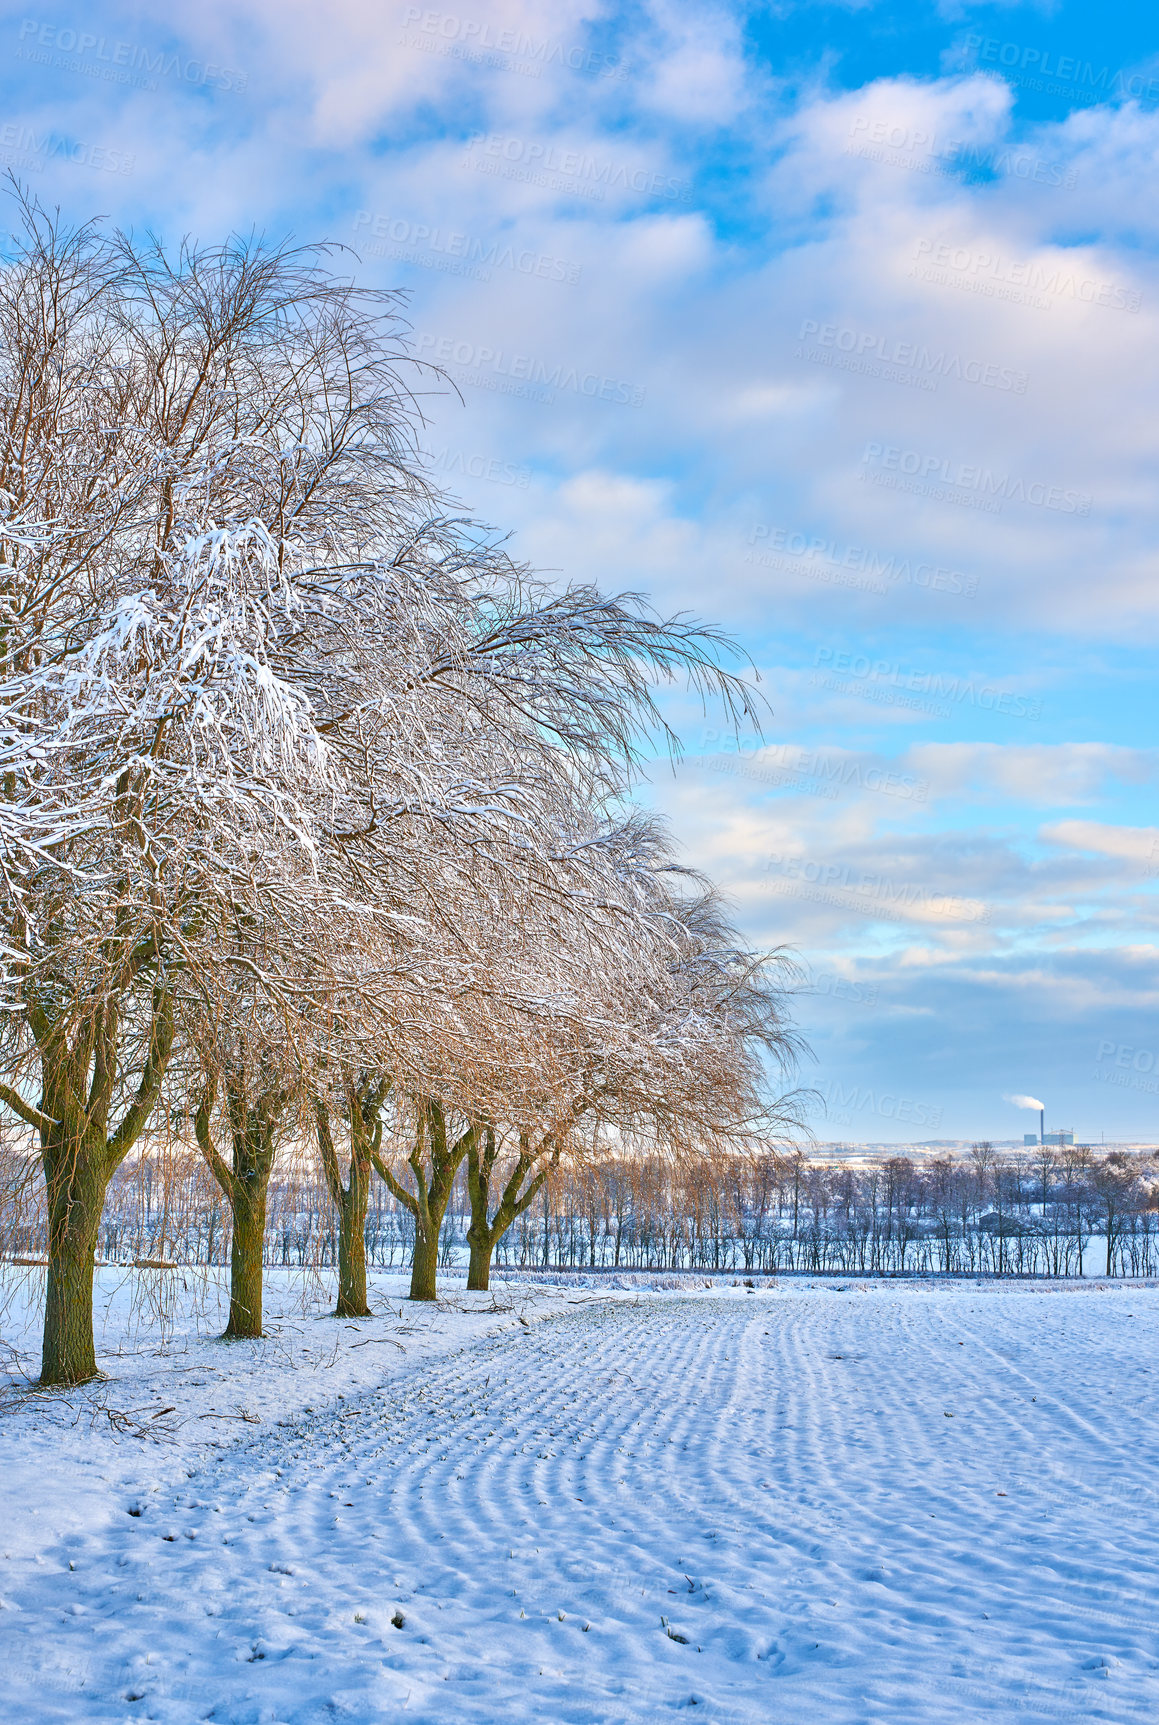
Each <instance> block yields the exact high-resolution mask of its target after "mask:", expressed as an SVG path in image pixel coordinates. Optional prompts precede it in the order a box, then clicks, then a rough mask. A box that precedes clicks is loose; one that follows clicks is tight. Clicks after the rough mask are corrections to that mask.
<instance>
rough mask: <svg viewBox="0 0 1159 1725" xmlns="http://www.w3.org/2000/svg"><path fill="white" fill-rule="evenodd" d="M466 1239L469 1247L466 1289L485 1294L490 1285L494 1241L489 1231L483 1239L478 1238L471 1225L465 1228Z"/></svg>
mask: <svg viewBox="0 0 1159 1725" xmlns="http://www.w3.org/2000/svg"><path fill="white" fill-rule="evenodd" d="M467 1241H468V1244H469V1245H470V1248H471V1261H470V1263H469V1264H468V1266H467V1289H468V1291H471V1290H472V1289H473V1290H475V1291H476V1292H478V1293H480V1294H485V1293H486V1292H487V1291H488V1289H489V1288H490V1286H491V1253H492V1250H493V1248H494V1242H493V1240H492V1239H491V1235H490V1231H488V1233H487V1235H486V1237H485V1238H484V1239H479V1237H478V1236H477V1235H476V1233H475V1230H474V1228H473V1227H472V1228H469V1229H468V1230H467Z"/></svg>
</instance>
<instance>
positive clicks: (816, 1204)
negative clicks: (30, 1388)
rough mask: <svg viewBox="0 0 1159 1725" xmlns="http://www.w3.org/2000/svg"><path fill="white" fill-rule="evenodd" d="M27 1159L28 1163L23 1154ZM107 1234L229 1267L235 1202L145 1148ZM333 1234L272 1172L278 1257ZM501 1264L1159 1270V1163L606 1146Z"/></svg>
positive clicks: (15, 1242)
mask: <svg viewBox="0 0 1159 1725" xmlns="http://www.w3.org/2000/svg"><path fill="white" fill-rule="evenodd" d="M10 1166H12V1167H15V1166H17V1164H16V1163H15V1162H14V1163H11V1164H10ZM470 1228H471V1205H470V1193H469V1189H468V1180H467V1178H466V1174H465V1171H461V1172H460V1173H459V1175H458V1176H457V1177H456V1181H455V1183H454V1186H453V1188H452V1191H451V1196H450V1199H449V1201H448V1204H447V1208H446V1213H445V1215H444V1218H443V1225H442V1230H441V1235H440V1242H439V1260H440V1263H441V1264H442V1265H443V1266H444V1267H446V1266H448V1265H451V1264H453V1263H459V1264H461V1263H462V1261H463V1259H464V1258H465V1257H466V1256H467V1254H468V1253H469V1249H470V1241H469V1234H470ZM364 1238H365V1249H366V1258H367V1261H368V1263H369V1264H370V1265H372V1266H374V1267H377V1268H379V1269H383V1270H395V1271H403V1272H408V1271H409V1270H410V1269H411V1267H412V1265H413V1261H414V1244H415V1220H414V1216H413V1214H412V1212H411V1210H410V1209H409V1208H408V1207H407V1206H406V1205H405V1204H402V1203H400V1202H399V1201H398V1199H397V1198H395V1197H394V1195H393V1194H392V1193H391V1192H390V1191H389V1189H388V1188H387V1187H386V1186H384V1185H380V1184H376V1185H375V1186H374V1188H373V1189H372V1193H371V1197H370V1201H369V1205H368V1209H367V1214H366V1220H365V1233H364ZM45 1244H46V1224H45V1217H44V1214H43V1207H40V1208H39V1209H38V1208H37V1206H36V1205H35V1204H33V1205H31V1206H27V1205H26V1206H25V1208H24V1210H23V1211H22V1213H21V1215H20V1217H19V1219H16V1217H15V1213H14V1212H11V1211H10V1212H9V1218H8V1222H7V1225H6V1227H5V1230H4V1232H3V1235H2V1236H0V1250H3V1252H4V1254H5V1255H13V1256H19V1255H21V1254H27V1255H36V1254H37V1253H42V1252H43V1251H44V1249H45ZM101 1245H102V1248H103V1252H104V1255H105V1257H106V1258H107V1259H109V1260H116V1261H120V1262H132V1261H145V1262H180V1263H189V1264H203V1265H222V1266H224V1265H226V1264H227V1263H228V1262H229V1260H230V1251H231V1235H230V1211H229V1207H228V1205H226V1204H224V1203H223V1201H222V1197H221V1193H220V1190H219V1188H217V1187H216V1185H215V1184H214V1182H213V1181H212V1180H211V1179H209V1178H208V1177H207V1174H206V1170H205V1165H204V1162H203V1161H201V1160H200V1159H199V1158H198V1157H196V1156H195V1155H193V1154H190V1153H182V1152H180V1151H177V1152H170V1153H169V1154H168V1155H167V1156H166V1157H165V1158H164V1159H152V1158H150V1157H148V1156H144V1157H142V1158H140V1159H139V1160H138V1161H137V1162H135V1163H134V1164H133V1165H132V1166H130V1167H127V1168H124V1169H122V1170H121V1172H120V1173H119V1175H118V1176H117V1178H116V1180H115V1181H114V1184H113V1186H112V1188H111V1189H110V1193H109V1201H108V1204H107V1207H106V1211H105V1217H104V1223H103V1235H102V1241H101ZM340 1245H341V1241H340V1230H339V1226H338V1221H337V1218H336V1216H335V1211H334V1206H333V1204H332V1203H331V1202H330V1199H329V1195H328V1192H327V1189H326V1184H325V1180H324V1176H323V1174H322V1172H321V1170H320V1169H318V1168H316V1167H312V1166H311V1165H310V1164H309V1162H308V1160H307V1161H303V1162H302V1163H301V1164H300V1165H299V1166H298V1167H296V1168H293V1169H291V1170H290V1171H289V1172H287V1173H286V1174H285V1175H284V1176H283V1177H281V1178H275V1179H274V1180H273V1182H272V1183H271V1190H270V1204H269V1210H268V1215H267V1223H266V1229H265V1234H264V1240H263V1254H262V1255H263V1261H264V1263H265V1264H266V1265H267V1266H280V1267H282V1268H287V1269H299V1270H301V1269H306V1268H312V1269H332V1268H335V1267H337V1265H338V1262H339V1254H340ZM495 1263H496V1267H497V1268H499V1269H507V1270H568V1271H585V1270H586V1271H597V1272H598V1271H615V1270H671V1271H681V1270H684V1271H705V1272H732V1273H744V1274H762V1275H771V1274H777V1273H779V1272H794V1271H795V1272H804V1273H811V1274H834V1273H836V1274H842V1275H864V1276H885V1275H899V1274H907V1273H910V1274H912V1273H924V1274H980V1275H993V1276H1013V1277H1018V1276H1023V1277H1025V1276H1054V1277H1077V1276H1082V1275H1109V1276H1153V1275H1159V1168H1157V1166H1156V1164H1155V1163H1154V1162H1153V1161H1152V1159H1151V1157H1150V1156H1149V1155H1146V1154H1127V1153H1124V1152H1121V1151H1112V1152H1110V1153H1109V1154H1107V1153H1104V1154H1098V1153H1097V1152H1096V1151H1094V1150H1093V1149H1092V1148H1091V1147H1089V1146H1086V1145H1076V1146H1075V1147H1073V1148H1065V1149H1062V1150H1059V1151H1055V1150H1052V1149H1050V1148H1044V1149H1041V1150H1036V1151H1035V1152H1034V1153H1033V1154H1031V1155H1002V1154H1001V1153H999V1152H998V1151H996V1150H995V1149H994V1147H993V1146H992V1145H991V1144H989V1143H985V1142H982V1143H978V1144H975V1145H974V1146H973V1148H972V1149H971V1150H970V1151H969V1152H968V1153H967V1154H966V1155H959V1156H950V1155H945V1156H939V1157H934V1158H932V1159H928V1160H922V1161H915V1160H914V1159H913V1158H911V1157H907V1156H893V1157H888V1158H883V1159H880V1160H877V1161H873V1162H863V1163H851V1162H847V1161H838V1162H834V1161H827V1160H825V1159H824V1156H823V1155H819V1156H814V1157H810V1156H809V1155H807V1154H806V1153H805V1152H804V1151H801V1150H798V1151H792V1152H790V1153H784V1152H777V1151H755V1152H731V1153H729V1154H728V1155H725V1156H721V1155H715V1156H702V1157H700V1158H687V1157H685V1158H681V1159H680V1160H679V1161H676V1162H674V1161H673V1160H672V1159H671V1158H667V1157H661V1156H659V1155H656V1156H631V1157H628V1156H622V1155H617V1156H601V1157H591V1158H589V1159H587V1160H586V1161H581V1160H576V1159H573V1160H571V1161H569V1162H568V1163H567V1164H566V1165H564V1164H561V1165H560V1166H558V1167H557V1168H555V1169H553V1170H552V1173H551V1177H550V1178H549V1179H547V1180H545V1181H544V1183H543V1185H542V1187H541V1189H540V1191H539V1194H538V1197H537V1201H536V1202H534V1203H533V1204H531V1205H529V1206H528V1207H527V1208H525V1209H524V1210H523V1212H522V1213H521V1214H520V1215H519V1216H518V1217H517V1218H516V1219H515V1220H514V1222H513V1224H512V1226H511V1227H510V1228H509V1229H508V1230H507V1231H506V1233H505V1234H504V1235H503V1236H502V1238H501V1239H500V1240H499V1241H498V1242H497V1245H496V1249H495Z"/></svg>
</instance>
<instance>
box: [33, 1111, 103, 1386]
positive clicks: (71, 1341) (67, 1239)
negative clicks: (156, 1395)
mask: <svg viewBox="0 0 1159 1725" xmlns="http://www.w3.org/2000/svg"><path fill="white" fill-rule="evenodd" d="M44 1161H45V1178H46V1182H47V1186H48V1293H47V1298H46V1300H45V1306H44V1347H43V1352H42V1355H41V1366H40V1381H41V1383H42V1384H83V1383H85V1382H87V1380H88V1379H89V1378H94V1377H96V1375H97V1359H96V1346H95V1343H94V1340H93V1258H94V1255H95V1253H96V1248H97V1235H98V1233H99V1232H100V1226H101V1213H102V1211H103V1210H104V1205H105V1192H106V1189H107V1187H108V1182H109V1175H108V1173H107V1172H106V1150H105V1143H104V1139H103V1136H102V1139H101V1142H100V1144H99V1145H91V1144H88V1145H86V1144H83V1143H79V1144H78V1143H77V1142H75V1140H74V1142H72V1143H71V1144H69V1145H67V1146H61V1147H59V1148H57V1149H54V1150H53V1151H51V1152H48V1151H46V1153H45V1158H44Z"/></svg>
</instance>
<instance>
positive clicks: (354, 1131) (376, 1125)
mask: <svg viewBox="0 0 1159 1725" xmlns="http://www.w3.org/2000/svg"><path fill="white" fill-rule="evenodd" d="M344 1087H345V1092H346V1112H347V1115H348V1117H349V1124H350V1169H349V1173H348V1174H347V1177H346V1183H345V1185H344V1184H343V1181H342V1167H341V1164H340V1163H339V1160H338V1152H337V1150H336V1149H335V1148H334V1139H333V1136H332V1134H331V1131H330V1109H329V1105H328V1103H327V1101H326V1098H325V1096H317V1097H316V1098H315V1101H314V1119H315V1122H316V1124H317V1128H318V1151H319V1154H320V1156H321V1158H322V1168H323V1171H324V1173H325V1175H326V1184H327V1185H328V1186H329V1188H330V1196H331V1198H332V1199H333V1200H334V1205H335V1208H336V1209H337V1211H338V1304H337V1306H336V1307H335V1311H334V1315H335V1317H337V1318H368V1317H369V1316H370V1307H369V1306H368V1304H367V1302H366V1211H367V1206H368V1205H369V1202H370V1172H371V1168H372V1167H373V1164H374V1157H375V1155H376V1153H377V1151H378V1149H379V1147H380V1145H381V1144H382V1115H381V1113H380V1109H381V1108H382V1104H383V1102H384V1101H385V1099H386V1094H387V1092H388V1090H389V1089H390V1079H389V1078H383V1077H379V1078H377V1079H368V1078H367V1077H366V1075H365V1074H362V1075H361V1076H356V1075H354V1074H352V1073H349V1072H347V1073H345V1074H344Z"/></svg>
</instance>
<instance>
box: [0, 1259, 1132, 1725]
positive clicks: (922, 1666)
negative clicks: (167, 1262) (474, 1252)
mask: <svg viewBox="0 0 1159 1725" xmlns="http://www.w3.org/2000/svg"><path fill="white" fill-rule="evenodd" d="M401 1291H402V1284H401V1283H400V1282H399V1281H397V1280H390V1279H387V1278H381V1277H380V1278H376V1282H375V1296H374V1303H375V1304H376V1305H377V1306H378V1307H379V1308H380V1311H381V1315H380V1316H378V1317H376V1318H375V1319H373V1320H370V1321H367V1322H363V1323H362V1324H360V1325H357V1326H355V1325H347V1324H343V1323H342V1322H340V1321H338V1320H335V1319H333V1318H329V1317H324V1316H322V1315H320V1308H314V1309H312V1310H311V1309H307V1310H306V1311H302V1310H300V1309H299V1310H295V1307H294V1299H293V1297H292V1293H291V1290H290V1289H289V1288H288V1287H279V1286H278V1285H277V1283H276V1280H275V1285H274V1287H273V1290H272V1294H271V1310H272V1312H273V1317H272V1321H271V1326H270V1327H271V1331H272V1334H271V1338H270V1339H269V1340H268V1341H266V1342H263V1343H233V1344H229V1345H226V1344H222V1343H219V1342H215V1341H212V1340H210V1339H208V1331H209V1330H210V1329H211V1327H212V1323H213V1322H214V1321H215V1320H216V1316H217V1314H216V1309H215V1306H214V1299H215V1294H214V1291H213V1290H209V1293H208V1295H206V1296H204V1297H203V1298H202V1300H201V1302H200V1308H201V1309H200V1311H199V1313H198V1314H197V1315H196V1317H195V1316H194V1315H193V1314H192V1313H191V1312H190V1311H186V1312H185V1313H184V1315H182V1314H180V1313H179V1314H178V1315H177V1316H176V1317H175V1319H174V1322H173V1327H172V1332H171V1334H170V1336H169V1339H168V1345H167V1351H166V1352H165V1353H164V1354H161V1355H159V1354H158V1353H157V1351H156V1348H157V1343H156V1332H155V1331H153V1330H151V1329H149V1328H147V1327H144V1328H142V1327H139V1325H138V1322H137V1320H136V1319H135V1318H134V1315H133V1310H132V1306H131V1303H130V1299H129V1295H130V1292H131V1288H130V1285H129V1284H128V1283H126V1282H125V1279H124V1277H123V1274H122V1275H114V1273H113V1272H109V1271H103V1272H101V1293H102V1311H104V1312H105V1313H106V1314H107V1318H106V1321H105V1323H104V1326H103V1330H102V1334H103V1339H104V1347H105V1350H106V1352H105V1355H104V1356H103V1358H102V1365H103V1367H104V1369H105V1370H106V1371H107V1372H108V1374H109V1381H107V1382H104V1383H101V1384H98V1385H95V1386H91V1387H90V1388H88V1389H86V1390H84V1391H83V1392H72V1393H69V1394H68V1395H64V1396H62V1395H54V1396H51V1397H50V1396H35V1397H26V1396H21V1395H20V1394H18V1393H17V1392H16V1391H14V1390H12V1389H9V1390H6V1391H5V1393H4V1395H3V1397H2V1398H0V1407H3V1408H4V1409H5V1410H6V1411H5V1412H4V1416H3V1418H2V1419H0V1457H2V1466H3V1473H2V1481H3V1484H2V1490H3V1531H2V1534H0V1547H2V1558H0V1717H2V1718H3V1719H4V1720H5V1721H7V1722H15V1721H37V1722H41V1721H57V1720H59V1721H69V1722H70V1725H74V1722H77V1721H88V1720H94V1721H97V1720H99V1721H104V1720H116V1721H130V1720H141V1719H156V1720H163V1721H166V1722H172V1725H185V1722H187V1721H190V1722H192V1721H201V1720H214V1721H222V1722H229V1725H249V1722H253V1725H257V1722H259V1721H261V1722H269V1725H273V1722H280V1725H298V1722H301V1725H307V1722H309V1725H314V1722H321V1721H327V1722H332V1721H342V1720H349V1721H383V1722H386V1721H394V1720H397V1719H406V1720H415V1721H425V1722H429V1725H454V1722H457V1721H475V1722H487V1725H492V1722H495V1721H499V1720H502V1721H504V1722H505V1725H522V1722H524V1721H543V1722H550V1725H555V1722H557V1721H558V1722H564V1721H568V1722H570V1721H576V1722H579V1721H607V1722H609V1725H613V1722H614V1725H620V1722H627V1721H655V1720H663V1719H666V1718H668V1717H669V1716H676V1715H682V1714H683V1712H684V1710H686V1709H690V1710H693V1712H694V1716H695V1717H696V1718H699V1719H703V1720H706V1721H718V1722H720V1725H732V1722H734V1721H735V1722H737V1725H740V1722H742V1721H743V1722H745V1725H748V1722H752V1725H782V1722H783V1725H862V1722H868V1721H874V1722H881V1725H900V1722H903V1721H914V1722H920V1725H940V1722H942V1721H945V1722H946V1725H950V1722H951V1721H952V1722H954V1725H961V1722H962V1721H973V1720H977V1721H983V1720H985V1721H988V1722H991V1721H1007V1720H1010V1721H1015V1720H1017V1721H1027V1722H1032V1721H1043V1722H1049V1725H1057V1722H1059V1721H1064V1720H1107V1721H1114V1722H1115V1725H1124V1722H1128V1721H1134V1720H1139V1721H1149V1722H1150V1721H1154V1720H1155V1719H1156V1718H1159V1628H1157V1625H1156V1612H1155V1602H1156V1599H1157V1598H1159V1523H1157V1517H1156V1508H1157V1491H1159V1471H1157V1463H1159V1433H1157V1428H1156V1411H1157V1409H1156V1395H1155V1389H1156V1372H1157V1371H1159V1363H1157V1349H1156V1337H1157V1331H1159V1290H1156V1289H1155V1288H1154V1287H1147V1288H1141V1287H1139V1286H1112V1287H1109V1288H1104V1287H1101V1286H1099V1285H1098V1284H1087V1285H1086V1286H1082V1287H1075V1286H1056V1287H1049V1286H1043V1285H1038V1286H1022V1287H1017V1286H1011V1285H1004V1286H999V1285H993V1284H991V1285H987V1286H975V1285H973V1284H957V1285H951V1286H945V1287H934V1286H931V1285H928V1284H925V1285H919V1284H901V1285H899V1284H886V1285H881V1284H863V1283H858V1282H845V1283H837V1282H829V1283H820V1282H818V1283H816V1284H813V1285H809V1284H807V1283H803V1282H789V1281H785V1282H782V1283H781V1284H780V1285H779V1286H776V1287H772V1288H770V1289H768V1290H765V1289H758V1290H757V1291H755V1292H750V1291H748V1290H747V1289H745V1288H743V1287H738V1288H718V1289H713V1290H711V1291H704V1290H702V1291H700V1292H694V1291H683V1292H681V1291H667V1292H663V1291H660V1292H645V1291H641V1292H639V1293H638V1294H633V1293H628V1292H625V1291H622V1290H621V1291H619V1292H617V1291H614V1290H607V1289H599V1290H595V1291H589V1290H584V1289H582V1288H571V1289H555V1290H552V1289H550V1288H547V1287H544V1286H534V1287H532V1286H527V1285H520V1284H518V1283H505V1284H504V1285H502V1286H500V1287H499V1288H497V1290H496V1292H495V1294H494V1296H486V1295H469V1296H468V1295H465V1294H463V1293H462V1292H461V1290H460V1289H458V1288H456V1286H455V1284H454V1283H453V1282H452V1283H451V1284H450V1287H449V1294H448V1298H447V1300H446V1301H445V1302H444V1303H442V1304H441V1305H440V1307H439V1308H438V1309H437V1310H432V1309H425V1308H418V1309H416V1308H413V1307H408V1306H405V1305H404V1304H403V1303H402V1302H401V1301H400V1300H399V1298H398V1295H399V1294H400V1292H401ZM18 1292H19V1290H18ZM182 1297H183V1299H185V1300H186V1301H188V1300H190V1299H191V1298H192V1295H191V1294H184V1295H183V1296H182ZM16 1303H17V1304H18V1302H16ZM139 1315H140V1314H139V1313H138V1317H139ZM17 1319H18V1312H17V1311H16V1310H15V1305H14V1304H13V1303H11V1302H10V1306H9V1311H8V1315H7V1318H6V1321H5V1327H4V1331H3V1333H4V1335H5V1337H6V1338H7V1339H9V1340H12V1339H13V1338H14V1337H16V1339H17V1340H19V1335H18V1329H17V1328H15V1327H14V1325H15V1324H16V1322H17ZM110 1350H112V1351H110ZM404 1350H405V1351H404ZM162 1409H168V1410H171V1411H168V1412H161V1411H160V1410H162ZM154 1416H156V1417H154ZM142 1433H145V1434H151V1435H144V1436H142V1435H141V1434H142Z"/></svg>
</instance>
